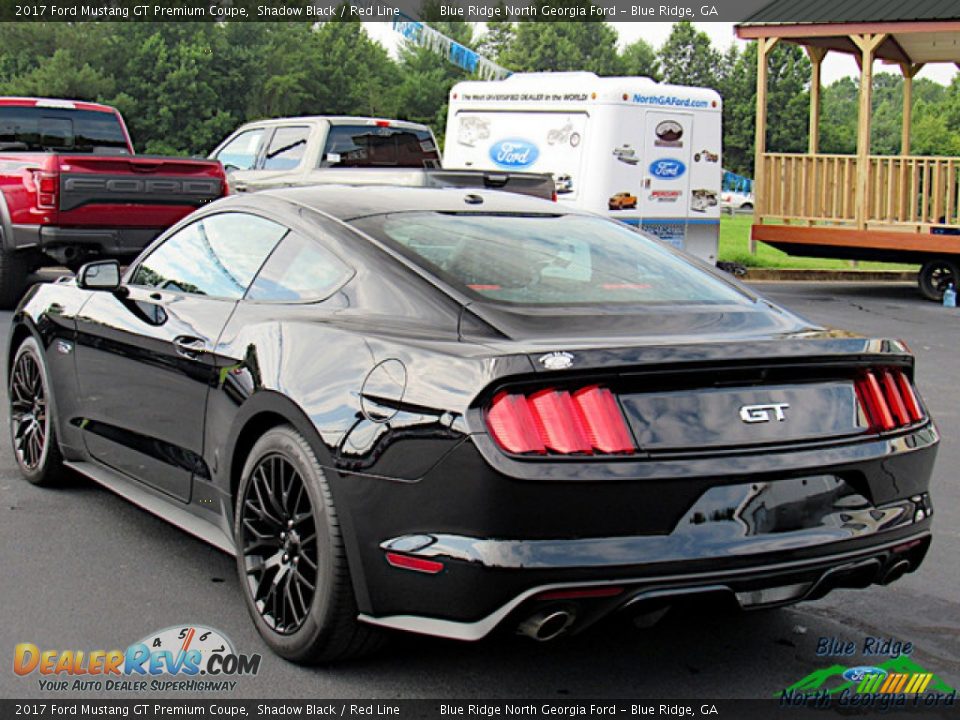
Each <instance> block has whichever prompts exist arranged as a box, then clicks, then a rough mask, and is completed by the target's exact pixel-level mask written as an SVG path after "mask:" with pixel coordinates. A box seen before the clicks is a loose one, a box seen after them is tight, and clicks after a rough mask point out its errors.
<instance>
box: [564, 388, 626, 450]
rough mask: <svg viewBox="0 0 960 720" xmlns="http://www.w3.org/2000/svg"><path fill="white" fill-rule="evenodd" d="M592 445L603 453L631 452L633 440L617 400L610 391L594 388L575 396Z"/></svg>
mask: <svg viewBox="0 0 960 720" xmlns="http://www.w3.org/2000/svg"><path fill="white" fill-rule="evenodd" d="M573 402H574V403H575V404H576V406H577V410H579V411H580V418H581V420H582V422H583V426H584V427H585V428H586V431H587V439H588V440H589V442H590V446H591V447H593V448H596V449H597V450H599V451H600V452H603V453H626V452H631V451H632V450H633V449H634V447H633V440H632V439H631V437H630V433H629V432H627V426H626V425H625V424H624V422H623V415H622V414H621V413H620V407H619V406H618V405H617V399H616V398H615V397H614V396H613V393H612V392H610V391H609V390H607V388H602V387H598V386H597V385H592V386H590V387H585V388H583V389H582V390H577V392H575V393H574V394H573Z"/></svg>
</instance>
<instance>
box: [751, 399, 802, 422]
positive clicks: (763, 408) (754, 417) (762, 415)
mask: <svg viewBox="0 0 960 720" xmlns="http://www.w3.org/2000/svg"><path fill="white" fill-rule="evenodd" d="M788 407H790V405H789V404H788V403H770V404H768V405H744V406H743V407H741V408H740V419H741V420H743V421H744V422H745V423H762V422H770V413H771V412H772V413H773V417H775V418H776V419H777V420H778V421H779V422H783V421H784V420H786V419H787V415H786V413H785V412H784V411H785V410H786V409H787V408H788Z"/></svg>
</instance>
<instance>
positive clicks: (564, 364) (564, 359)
mask: <svg viewBox="0 0 960 720" xmlns="http://www.w3.org/2000/svg"><path fill="white" fill-rule="evenodd" d="M540 362H541V363H543V366H544V367H545V368H546V369H547V370H566V369H567V368H568V367H570V366H572V365H573V355H571V354H570V353H568V352H552V353H547V354H546V355H542V356H541V357H540Z"/></svg>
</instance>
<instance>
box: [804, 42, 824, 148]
mask: <svg viewBox="0 0 960 720" xmlns="http://www.w3.org/2000/svg"><path fill="white" fill-rule="evenodd" d="M803 49H804V50H806V51H807V57H809V58H810V139H809V143H808V145H807V148H808V150H807V151H808V152H809V153H810V154H811V155H816V154H817V153H818V152H820V86H821V82H820V66H821V65H822V64H823V58H824V57H825V56H826V54H827V48H822V47H816V46H815V45H805V46H804V48H803Z"/></svg>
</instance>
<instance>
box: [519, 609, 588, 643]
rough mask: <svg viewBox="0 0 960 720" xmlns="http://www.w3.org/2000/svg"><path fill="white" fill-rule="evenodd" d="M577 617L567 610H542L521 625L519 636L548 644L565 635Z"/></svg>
mask: <svg viewBox="0 0 960 720" xmlns="http://www.w3.org/2000/svg"><path fill="white" fill-rule="evenodd" d="M576 617H577V616H576V615H575V614H574V613H572V612H571V611H570V610H567V609H566V608H548V609H545V610H540V611H539V612H535V613H534V614H533V615H531V616H530V617H528V618H527V619H526V620H524V621H523V622H522V623H520V625H519V627H517V634H519V635H525V636H526V637H528V638H532V639H534V640H536V641H537V642H548V641H550V640H553V639H555V638H557V637H559V636H561V635H563V633H565V632H566V631H567V629H568V628H569V627H570V626H571V625H573V621H574V620H576Z"/></svg>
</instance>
